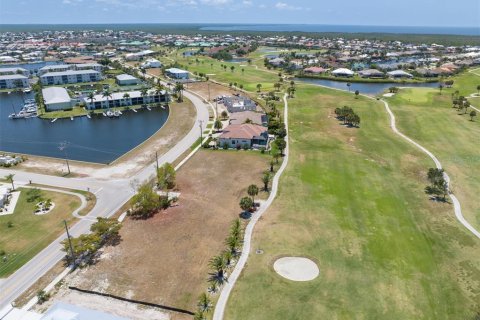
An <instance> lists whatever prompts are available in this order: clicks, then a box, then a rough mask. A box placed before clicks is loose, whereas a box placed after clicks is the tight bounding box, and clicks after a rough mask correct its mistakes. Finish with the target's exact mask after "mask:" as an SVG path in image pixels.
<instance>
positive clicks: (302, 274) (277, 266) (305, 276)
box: [273, 257, 320, 281]
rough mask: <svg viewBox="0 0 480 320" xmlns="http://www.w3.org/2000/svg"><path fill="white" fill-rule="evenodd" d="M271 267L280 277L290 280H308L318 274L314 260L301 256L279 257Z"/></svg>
mask: <svg viewBox="0 0 480 320" xmlns="http://www.w3.org/2000/svg"><path fill="white" fill-rule="evenodd" d="M273 269H274V270H275V271H276V272H277V273H278V274H279V275H281V276H282V277H284V278H287V279H289V280H292V281H310V280H313V279H315V278H316V277H318V275H319V274H320V270H319V269H318V267H317V264H316V263H315V262H313V261H312V260H310V259H307V258H301V257H284V258H280V259H278V260H277V261H275V263H274V264H273Z"/></svg>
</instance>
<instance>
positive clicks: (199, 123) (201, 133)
mask: <svg viewBox="0 0 480 320" xmlns="http://www.w3.org/2000/svg"><path fill="white" fill-rule="evenodd" d="M202 125H203V120H198V126H199V127H200V144H202V141H203V129H202Z"/></svg>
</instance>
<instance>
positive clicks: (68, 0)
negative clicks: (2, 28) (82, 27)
mask: <svg viewBox="0 0 480 320" xmlns="http://www.w3.org/2000/svg"><path fill="white" fill-rule="evenodd" d="M12 23H13V24H25V23H29V24H82V23H265V24H273V23H278V24H282V23H284V24H327V25H375V26H376V25H379V26H452V27H476V26H478V27H479V28H480V0H456V1H452V0H342V1H332V0H0V24H12Z"/></svg>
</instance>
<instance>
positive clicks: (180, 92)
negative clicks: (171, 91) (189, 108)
mask: <svg viewBox="0 0 480 320" xmlns="http://www.w3.org/2000/svg"><path fill="white" fill-rule="evenodd" d="M183 89H184V87H183V84H182V83H177V84H175V92H176V93H177V94H178V101H179V102H182V101H183Z"/></svg>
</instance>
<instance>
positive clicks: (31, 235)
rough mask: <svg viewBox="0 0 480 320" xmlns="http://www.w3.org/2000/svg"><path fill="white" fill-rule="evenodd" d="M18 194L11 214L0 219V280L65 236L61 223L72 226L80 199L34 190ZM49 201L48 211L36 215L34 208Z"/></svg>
mask: <svg viewBox="0 0 480 320" xmlns="http://www.w3.org/2000/svg"><path fill="white" fill-rule="evenodd" d="M16 190H17V191H19V192H20V196H19V199H18V202H17V204H16V207H15V210H14V212H13V213H12V214H6V215H0V278H3V277H6V276H8V275H10V274H12V273H13V272H15V271H16V270H17V269H18V268H20V267H21V266H22V265H23V264H25V263H26V262H28V261H29V260H30V259H31V258H32V257H34V256H35V255H36V254H37V253H38V252H40V251H41V250H42V249H44V248H45V247H46V246H47V245H49V244H50V243H51V242H52V241H53V240H54V239H56V238H57V237H58V236H60V235H61V234H62V233H64V232H65V226H64V222H63V221H64V220H65V221H66V222H67V224H68V225H73V224H74V223H75V222H76V218H75V217H74V216H73V215H72V213H73V212H74V211H75V210H76V209H78V208H79V207H80V204H81V201H80V199H79V197H77V196H75V195H71V194H65V193H61V192H56V191H51V190H41V189H36V188H26V187H17V189H16ZM47 201H49V202H50V203H51V204H53V205H50V207H51V210H50V211H48V212H41V213H44V214H39V212H37V213H36V211H38V208H37V204H39V203H41V202H43V203H44V204H45V203H46V202H47Z"/></svg>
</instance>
